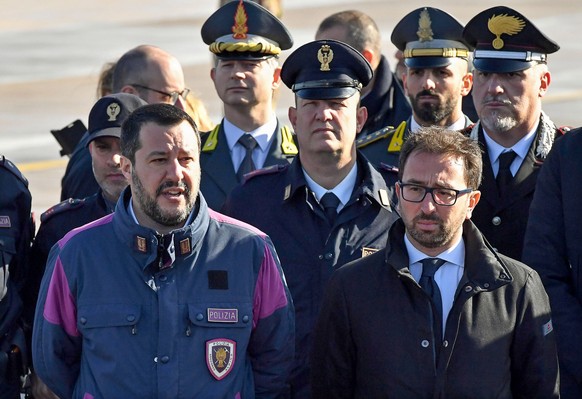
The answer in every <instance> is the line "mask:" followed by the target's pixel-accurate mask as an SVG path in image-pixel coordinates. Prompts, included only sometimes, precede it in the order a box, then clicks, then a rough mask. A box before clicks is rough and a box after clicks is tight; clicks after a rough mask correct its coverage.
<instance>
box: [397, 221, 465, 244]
mask: <svg viewBox="0 0 582 399" xmlns="http://www.w3.org/2000/svg"><path fill="white" fill-rule="evenodd" d="M402 220H403V221H404V225H405V226H406V231H407V233H408V234H409V235H410V237H412V238H413V239H414V240H415V241H416V242H418V243H419V244H420V245H422V246H423V247H425V248H440V247H443V246H445V245H447V244H448V243H449V242H451V240H452V239H453V236H454V233H455V232H454V231H453V229H452V228H451V226H447V225H445V224H444V223H443V221H442V220H441V218H439V217H438V216H437V215H436V214H432V215H425V214H423V213H421V214H420V215H418V216H416V217H414V218H413V219H412V220H411V221H409V220H406V219H404V218H402ZM421 220H426V221H428V220H430V221H433V222H438V226H439V228H438V230H436V231H431V232H425V231H422V230H419V229H417V228H416V223H417V222H419V221H421Z"/></svg>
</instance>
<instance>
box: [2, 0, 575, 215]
mask: <svg viewBox="0 0 582 399" xmlns="http://www.w3.org/2000/svg"><path fill="white" fill-rule="evenodd" d="M217 4H218V0H208V1H200V0H196V1H194V0H188V1H185V0H164V1H161V0H157V1H154V0H140V1H136V0H123V1H119V0H117V1H112V0H99V1H73V0H44V1H42V2H39V1H37V0H19V1H17V2H14V1H10V2H9V1H8V0H0V7H1V9H2V12H1V13H0V60H1V62H0V154H4V155H5V156H6V157H7V158H9V159H11V160H12V161H14V162H15V163H16V164H17V165H18V166H19V168H20V169H21V170H22V171H23V173H24V174H25V176H26V177H27V178H28V179H29V181H30V189H31V192H32V195H33V210H34V211H35V214H36V218H37V220H38V217H39V216H40V213H42V212H44V211H45V210H46V209H47V208H48V207H50V206H52V205H54V204H56V203H57V202H58V201H59V196H60V186H61V177H62V175H63V173H64V169H65V166H66V162H67V157H61V156H60V154H59V150H60V147H59V145H58V143H57V142H56V140H55V139H54V137H53V136H52V134H51V133H50V130H51V129H60V128H62V127H64V126H66V125H67V124H69V123H70V122H72V121H74V120H75V119H81V120H82V121H83V122H84V123H85V124H87V116H88V113H89V110H90V109H91V107H92V105H93V103H94V102H95V101H96V99H97V95H96V86H97V78H98V74H99V72H100V70H101V67H102V66H103V64H105V63H106V62H109V61H115V60H116V59H117V58H119V57H120V56H121V55H122V54H123V53H124V52H126V51H127V50H129V49H131V48H132V47H135V46H137V45H140V44H153V45H157V46H159V47H161V48H163V49H164V50H166V51H168V52H169V53H171V54H173V55H174V56H176V57H177V58H178V60H180V62H181V63H182V65H183V67H184V72H185V75H186V84H187V86H188V87H190V88H191V89H192V90H193V91H194V93H195V94H196V95H197V96H198V97H200V98H201V99H202V100H203V102H204V103H205V105H206V107H207V109H208V111H209V113H210V116H211V118H212V120H213V121H214V122H215V123H218V122H219V121H220V119H221V113H222V110H221V105H220V101H219V99H218V97H217V96H216V94H215V91H214V86H213V84H212V81H211V80H210V67H211V56H210V53H209V51H208V48H207V46H206V45H205V44H204V43H203V42H202V39H201V38H200V27H201V26H202V24H203V22H204V20H205V19H206V18H207V17H208V16H209V15H210V14H211V13H212V12H213V11H214V10H215V9H216V7H217ZM282 4H283V16H282V20H283V22H284V23H285V25H286V26H287V27H288V29H289V30H290V31H291V33H292V35H293V37H294V39H295V45H294V47H293V48H296V47H298V46H299V45H301V44H303V43H306V42H308V41H310V40H313V37H314V34H315V30H316V28H317V26H318V24H319V22H320V21H321V20H322V19H323V18H325V17H326V16H328V15H330V14H331V13H333V12H337V11H341V10H347V9H359V10H361V11H363V12H365V13H367V14H369V15H371V16H372V17H373V18H374V19H375V20H376V23H377V24H378V26H379V27H380V29H381V31H382V35H383V49H384V54H385V55H386V56H387V57H388V59H389V60H390V62H391V66H392V68H393V67H394V65H395V59H394V52H395V48H394V46H393V45H392V43H391V42H390V34H391V32H392V28H393V27H394V26H395V24H396V23H397V22H398V20H400V19H401V18H402V17H403V16H404V15H406V14H407V13H408V12H410V11H412V10H413V9H415V8H418V7H422V6H433V7H438V8H441V9H443V10H445V11H447V12H449V13H451V14H452V15H454V16H455V17H456V18H457V19H459V20H460V21H461V23H463V24H465V23H466V22H468V21H469V19H471V18H472V17H473V16H474V15H475V14H477V13H478V12H480V11H482V10H484V9H487V8H489V7H493V6H496V5H498V4H499V1H497V0H496V1H490V0H482V1H480V2H465V3H460V2H458V1H454V2H453V1H452V0H444V1H439V2H435V1H424V2H422V1H417V0H413V1H410V0H409V1H406V2H405V1H401V0H400V1H394V0H282ZM504 4H505V5H507V6H509V7H512V8H515V9H516V10H518V11H520V12H521V13H522V14H524V15H525V16H526V17H528V19H530V20H531V21H533V22H534V23H535V25H536V26H537V27H538V28H539V29H541V30H542V31H543V32H544V33H545V34H546V35H547V36H549V37H550V38H551V39H553V40H555V41H556V42H558V43H559V44H560V46H561V49H560V51H559V52H557V53H556V54H553V55H551V56H550V57H549V66H550V71H551V72H552V82H551V86H550V89H549V93H548V95H547V96H546V97H545V98H544V110H545V111H546V113H547V114H548V115H549V116H550V118H551V119H553V120H554V122H555V123H556V124H558V125H570V126H580V125H582V83H581V79H580V66H579V63H580V60H582V41H581V40H579V35H580V33H579V29H578V25H579V24H580V22H579V21H582V7H581V6H580V4H579V2H576V1H574V2H572V1H566V0H556V1H553V2H547V1H541V0H540V1H538V0H522V1H517V0H506V1H505V2H504ZM288 53H289V51H287V52H285V53H284V54H283V55H282V57H281V61H284V59H285V57H286V55H287V54H288ZM291 104H292V96H291V93H290V91H289V90H288V89H287V88H286V87H282V89H281V93H280V95H279V100H278V108H277V113H278V114H279V116H280V117H282V118H283V120H284V121H287V108H288V107H289V105H291ZM0 192H1V188H0ZM0 195H1V194H0ZM37 223H38V222H37Z"/></svg>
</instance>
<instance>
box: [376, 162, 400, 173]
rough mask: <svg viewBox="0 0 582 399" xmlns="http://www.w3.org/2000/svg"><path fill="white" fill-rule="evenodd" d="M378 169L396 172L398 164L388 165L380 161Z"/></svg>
mask: <svg viewBox="0 0 582 399" xmlns="http://www.w3.org/2000/svg"><path fill="white" fill-rule="evenodd" d="M378 169H381V170H384V171H386V172H391V173H398V166H394V165H390V164H387V163H384V162H380V165H379V166H378Z"/></svg>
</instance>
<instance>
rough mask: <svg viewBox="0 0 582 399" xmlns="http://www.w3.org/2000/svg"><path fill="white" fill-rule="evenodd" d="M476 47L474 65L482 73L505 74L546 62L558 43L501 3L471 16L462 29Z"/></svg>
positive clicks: (470, 42) (556, 49) (469, 41)
mask: <svg viewBox="0 0 582 399" xmlns="http://www.w3.org/2000/svg"><path fill="white" fill-rule="evenodd" d="M463 37H464V38H465V40H466V41H467V42H468V43H469V44H471V45H473V46H474V47H475V51H474V54H473V57H474V59H473V65H474V66H475V68H476V69H477V70H479V71H482V72H489V73H508V72H518V71H523V70H525V69H528V68H530V67H532V66H533V65H535V64H536V63H546V62H547V58H548V54H551V53H555V52H556V51H558V50H559V49H560V46H559V45H558V44H557V43H556V42H554V41H553V40H552V39H550V38H549V37H547V36H546V35H544V34H543V33H542V32H541V31H540V30H539V29H538V28H537V27H536V26H535V25H534V24H533V23H531V21H530V20H529V19H527V18H526V17H525V16H523V15H522V14H521V13H519V12H517V11H515V10H513V9H511V8H509V7H504V6H498V7H493V8H489V9H487V10H485V11H482V12H480V13H479V14H477V15H476V16H474V17H473V19H471V20H470V21H469V22H468V23H467V25H466V26H465V29H464V31H463Z"/></svg>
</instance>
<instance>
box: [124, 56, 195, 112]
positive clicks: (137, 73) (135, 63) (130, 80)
mask: <svg viewBox="0 0 582 399" xmlns="http://www.w3.org/2000/svg"><path fill="white" fill-rule="evenodd" d="M184 87H185V84H184V72H183V71H182V66H181V65H180V63H179V62H178V60H177V59H176V57H174V56H172V55H171V54H169V53H167V52H166V51H164V50H162V49H161V48H159V47H155V46H150V45H141V46H138V47H135V48H133V49H131V50H129V51H128V52H126V53H125V54H124V55H122V56H121V58H120V59H119V60H118V61H117V64H116V66H115V70H114V71H113V91H114V92H115V93H131V94H135V95H137V96H139V97H141V98H142V99H143V100H145V101H146V102H148V103H169V102H171V100H170V98H169V96H167V95H164V94H163V93H172V92H182V91H183V90H184ZM152 89H153V90H152ZM160 92H163V93H160Z"/></svg>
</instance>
